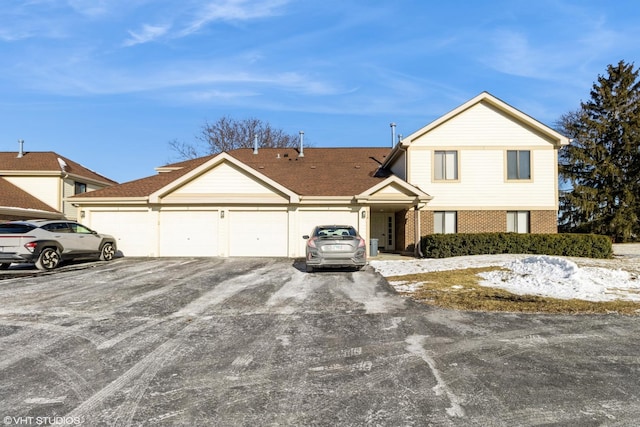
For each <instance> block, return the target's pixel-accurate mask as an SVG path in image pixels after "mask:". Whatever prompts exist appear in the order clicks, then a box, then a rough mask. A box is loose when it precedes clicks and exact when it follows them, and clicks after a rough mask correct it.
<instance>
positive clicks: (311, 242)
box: [307, 237, 318, 248]
mask: <svg viewBox="0 0 640 427" xmlns="http://www.w3.org/2000/svg"><path fill="white" fill-rule="evenodd" d="M317 239H318V238H317V237H312V238H310V239H309V240H307V245H308V246H309V247H310V248H315V247H316V240H317Z"/></svg>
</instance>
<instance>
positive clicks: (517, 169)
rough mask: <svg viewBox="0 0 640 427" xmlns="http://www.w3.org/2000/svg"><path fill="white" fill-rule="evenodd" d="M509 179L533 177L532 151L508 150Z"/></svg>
mask: <svg viewBox="0 0 640 427" xmlns="http://www.w3.org/2000/svg"><path fill="white" fill-rule="evenodd" d="M507 179H531V152H530V151H529V150H508V151H507Z"/></svg>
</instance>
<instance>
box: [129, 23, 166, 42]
mask: <svg viewBox="0 0 640 427" xmlns="http://www.w3.org/2000/svg"><path fill="white" fill-rule="evenodd" d="M169 28H170V26H169V25H147V24H144V25H143V26H142V29H141V30H140V31H138V32H134V31H129V35H130V36H131V37H130V38H128V39H127V40H125V41H124V46H134V45H137V44H142V43H148V42H151V41H153V40H155V39H157V38H158V37H161V36H163V35H165V34H166V33H167V31H169Z"/></svg>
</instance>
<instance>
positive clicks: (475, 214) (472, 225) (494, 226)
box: [396, 210, 558, 253]
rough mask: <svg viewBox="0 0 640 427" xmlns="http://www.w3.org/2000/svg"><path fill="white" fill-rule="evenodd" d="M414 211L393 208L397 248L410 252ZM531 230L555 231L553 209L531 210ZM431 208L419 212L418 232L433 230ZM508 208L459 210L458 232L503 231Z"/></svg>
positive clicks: (556, 229) (505, 226) (413, 232)
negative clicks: (395, 210)
mask: <svg viewBox="0 0 640 427" xmlns="http://www.w3.org/2000/svg"><path fill="white" fill-rule="evenodd" d="M413 218H414V211H412V210H409V211H407V210H404V211H400V212H396V248H398V249H400V250H404V251H405V252H411V253H413V251H414V249H415V227H414V220H413ZM529 220H530V222H531V224H530V229H531V233H533V234H553V233H557V232H558V222H557V212H556V211H530V216H529ZM433 226H434V224H433V211H421V212H420V234H421V235H422V236H425V235H427V234H433ZM506 231H507V211H503V210H499V211H498V210H496V211H491V210H484V211H458V233H504V232H506Z"/></svg>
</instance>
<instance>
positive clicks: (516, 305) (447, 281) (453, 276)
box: [387, 267, 640, 315]
mask: <svg viewBox="0 0 640 427" xmlns="http://www.w3.org/2000/svg"><path fill="white" fill-rule="evenodd" d="M496 270H503V269H502V268H500V267H483V268H466V269H462V270H447V271H434V272H428V273H416V274H408V275H403V276H390V277H387V280H388V281H389V282H402V283H403V284H420V285H418V286H417V289H416V290H415V291H413V292H408V293H405V294H407V295H409V296H410V297H411V298H412V299H414V300H416V301H419V302H421V303H424V304H429V305H435V306H438V307H444V308H451V309H456V310H469V311H494V312H522V313H565V314H609V313H619V314H626V315H640V303H637V302H633V301H605V302H593V301H584V300H578V299H571V300H564V299H557V298H548V297H542V296H536V295H517V294H513V293H511V292H509V291H506V290H503V289H498V288H490V287H485V286H480V285H479V284H478V283H479V282H480V280H481V279H482V278H481V277H480V276H478V273H483V272H487V271H496Z"/></svg>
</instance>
